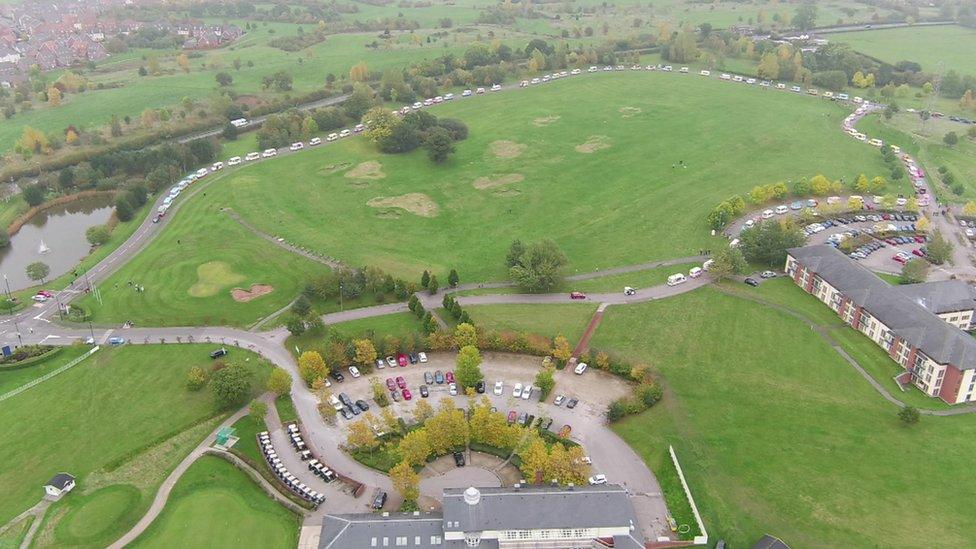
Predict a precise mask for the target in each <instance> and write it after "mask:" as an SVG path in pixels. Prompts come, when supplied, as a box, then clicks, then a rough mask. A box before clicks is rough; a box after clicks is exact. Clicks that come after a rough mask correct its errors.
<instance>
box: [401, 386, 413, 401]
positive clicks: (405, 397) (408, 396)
mask: <svg viewBox="0 0 976 549" xmlns="http://www.w3.org/2000/svg"><path fill="white" fill-rule="evenodd" d="M412 398H413V393H411V392H410V389H404V390H403V400H411V399H412Z"/></svg>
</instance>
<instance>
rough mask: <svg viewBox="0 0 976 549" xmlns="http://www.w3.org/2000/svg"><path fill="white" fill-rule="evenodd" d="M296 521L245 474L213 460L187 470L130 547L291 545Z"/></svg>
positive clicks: (295, 538)
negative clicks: (150, 522)
mask: <svg viewBox="0 0 976 549" xmlns="http://www.w3.org/2000/svg"><path fill="white" fill-rule="evenodd" d="M299 526H300V523H299V520H298V517H297V516H295V515H294V514H293V513H292V512H290V511H288V510H287V509H285V508H284V507H282V506H281V505H279V504H278V503H277V502H275V501H274V500H272V499H271V498H270V497H269V496H268V495H267V494H265V493H264V491H263V490H261V488H260V487H258V486H257V485H255V483H254V481H253V480H251V478H250V477H248V476H247V474H245V473H244V472H242V471H240V470H238V469H237V468H236V467H234V466H233V465H231V464H230V463H228V462H226V461H224V460H222V459H220V458H219V457H215V456H204V457H202V458H200V459H199V460H197V461H196V462H195V463H194V464H193V465H191V466H190V468H189V469H187V471H186V473H185V474H184V475H183V477H181V478H180V480H179V482H177V483H176V486H174V487H173V491H172V492H171V493H170V497H169V500H168V501H167V502H166V508H165V509H163V513H162V514H161V515H160V516H159V518H157V519H156V520H155V521H154V522H153V523H152V525H151V526H150V527H149V529H148V530H146V532H145V533H144V534H143V535H142V536H140V537H139V538H138V539H136V541H135V542H133V544H132V547H166V548H169V547H196V546H201V545H206V546H207V547H228V548H237V547H294V546H295V545H296V544H297V543H298V530H299Z"/></svg>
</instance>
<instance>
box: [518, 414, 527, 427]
mask: <svg viewBox="0 0 976 549" xmlns="http://www.w3.org/2000/svg"><path fill="white" fill-rule="evenodd" d="M527 419H529V414H528V413H526V412H522V413H521V414H519V416H518V424H519V425H525V424H526V423H528V422H527V421H526V420H527Z"/></svg>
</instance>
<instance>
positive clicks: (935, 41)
mask: <svg viewBox="0 0 976 549" xmlns="http://www.w3.org/2000/svg"><path fill="white" fill-rule="evenodd" d="M828 38H829V39H830V41H831V42H841V43H845V44H850V45H851V46H852V47H853V48H854V49H856V50H857V51H860V52H862V53H866V54H868V55H871V56H873V57H877V58H878V59H882V60H884V61H887V62H889V63H897V62H898V61H914V62H916V63H918V64H920V65H922V68H923V69H925V70H926V71H930V72H937V71H938V70H939V68H938V63H939V61H942V62H944V63H945V70H947V71H949V70H954V71H956V72H957V73H959V74H971V75H974V76H976V56H974V55H973V51H974V50H976V29H968V28H965V27H959V26H938V27H903V28H897V29H876V30H865V31H859V32H845V33H841V34H830V35H828Z"/></svg>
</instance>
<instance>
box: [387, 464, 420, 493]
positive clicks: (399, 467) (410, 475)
mask: <svg viewBox="0 0 976 549" xmlns="http://www.w3.org/2000/svg"><path fill="white" fill-rule="evenodd" d="M390 482H392V483H393V489H394V490H396V491H397V492H399V493H400V495H401V496H403V500H404V501H417V497H418V496H420V475H418V474H417V472H416V471H414V470H413V467H411V466H410V464H409V463H407V462H406V461H401V462H400V463H397V464H396V465H394V466H393V468H392V469H390Z"/></svg>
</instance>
